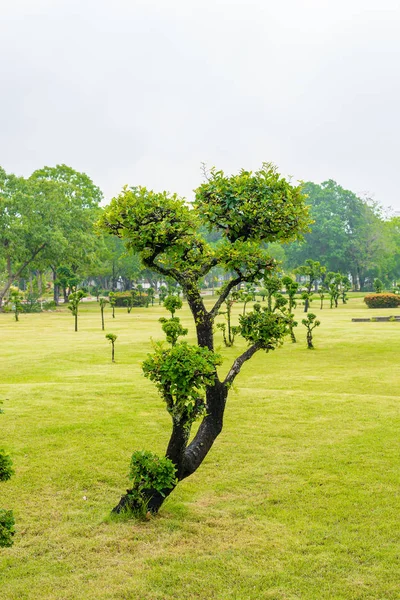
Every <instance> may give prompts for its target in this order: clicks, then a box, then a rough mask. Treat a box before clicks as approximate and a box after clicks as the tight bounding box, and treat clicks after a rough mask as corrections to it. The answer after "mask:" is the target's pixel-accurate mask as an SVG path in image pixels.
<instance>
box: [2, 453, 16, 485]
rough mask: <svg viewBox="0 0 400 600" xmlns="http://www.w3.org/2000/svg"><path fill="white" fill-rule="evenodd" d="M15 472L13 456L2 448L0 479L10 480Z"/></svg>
mask: <svg viewBox="0 0 400 600" xmlns="http://www.w3.org/2000/svg"><path fill="white" fill-rule="evenodd" d="M13 472H14V471H13V468H12V460H11V458H10V457H9V456H8V454H5V452H4V450H1V449H0V481H8V479H10V477H11V475H12V474H13Z"/></svg>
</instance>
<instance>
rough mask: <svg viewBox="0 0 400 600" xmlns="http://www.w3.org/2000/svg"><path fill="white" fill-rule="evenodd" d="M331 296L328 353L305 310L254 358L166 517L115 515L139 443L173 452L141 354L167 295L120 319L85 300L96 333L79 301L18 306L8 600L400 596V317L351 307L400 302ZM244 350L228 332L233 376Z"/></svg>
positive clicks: (6, 442) (11, 380)
mask: <svg viewBox="0 0 400 600" xmlns="http://www.w3.org/2000/svg"><path fill="white" fill-rule="evenodd" d="M315 305H316V306H317V305H318V302H317V301H316V302H315ZM316 306H315V308H314V306H313V308H312V312H315V313H317V314H318V316H319V318H320V319H321V327H319V328H318V329H316V330H315V337H314V341H315V350H314V351H310V350H307V348H306V343H305V328H304V327H303V326H301V325H299V327H298V328H297V335H298V343H297V344H291V343H290V340H288V341H287V343H285V345H284V346H283V347H282V348H280V349H278V350H277V351H275V352H272V353H269V354H265V353H261V352H260V353H258V354H256V356H255V357H254V358H253V359H252V361H251V362H249V363H247V364H246V365H245V366H244V368H243V370H242V373H241V374H240V376H239V377H238V378H237V380H236V387H235V389H234V390H232V392H231V394H230V398H229V400H228V407H227V412H226V418H225V425H224V431H223V432H222V434H221V436H220V437H219V438H218V440H217V441H216V444H215V446H214V448H213V449H212V451H211V453H210V454H209V455H208V457H207V459H206V461H205V463H204V464H203V465H202V467H201V468H200V469H199V470H198V471H197V473H195V474H194V475H193V476H192V477H191V478H189V479H188V480H186V481H184V482H183V483H181V484H180V485H179V486H178V488H177V489H176V490H175V491H174V493H173V494H172V495H171V497H170V498H168V500H167V502H166V503H165V504H164V506H163V507H162V509H161V512H160V514H159V515H158V516H157V517H155V518H153V519H151V520H150V521H148V522H135V521H120V522H114V521H112V520H110V519H109V518H108V517H109V512H110V509H111V508H112V507H113V506H114V505H115V504H116V503H117V501H118V499H119V497H120V495H121V493H122V492H123V491H124V490H125V488H126V487H127V486H128V484H129V482H128V479H127V472H128V465H129V459H130V455H131V453H132V451H133V450H136V449H150V450H153V451H156V452H158V453H163V452H164V450H165V446H166V443H167V440H168V437H169V430H170V423H169V416H168V414H167V412H166V411H165V409H164V406H163V403H162V400H161V399H160V398H159V397H158V395H157V393H156V391H155V388H154V387H153V385H152V384H151V383H150V382H149V381H148V380H146V379H144V377H143V376H142V375H141V369H140V361H141V360H143V358H144V357H145V355H146V353H147V352H148V351H150V349H151V344H150V337H151V336H152V337H153V338H154V339H161V338H162V335H161V333H162V332H161V329H160V326H159V323H158V322H157V319H158V318H159V317H160V316H161V315H162V314H165V313H164V310H163V309H161V308H159V307H158V306H157V307H156V306H155V307H150V308H148V309H134V311H132V313H131V314H128V313H127V312H126V311H125V310H123V309H117V311H116V318H115V319H114V320H113V319H111V315H110V310H109V309H108V313H107V316H106V330H105V331H104V332H102V331H101V326H100V312H99V309H98V305H96V304H95V303H94V304H85V305H83V307H82V309H81V314H80V319H79V331H78V333H75V332H74V331H73V318H72V316H71V315H70V314H69V312H68V311H67V310H66V309H61V310H60V312H56V313H44V314H31V315H21V316H20V322H19V323H16V322H15V321H13V316H12V315H10V314H1V315H0V332H1V345H0V399H2V400H3V401H4V405H3V408H4V410H5V414H4V415H1V416H0V446H3V447H5V448H6V449H7V451H8V452H9V453H10V454H11V455H12V458H13V461H14V467H15V475H14V477H13V478H12V479H11V480H10V481H9V482H7V483H3V484H0V498H1V500H0V506H1V507H4V508H13V510H14V514H15V518H16V522H17V535H16V537H15V544H14V546H13V547H12V548H10V549H1V550H0V598H1V599H2V600H3V599H6V600H24V599H29V600H33V599H34V600H36V599H40V600H42V599H43V600H44V599H46V600H47V599H57V600H69V599H82V600H86V599H88V600H95V599H96V600H104V599H120V600H123V599H134V600H136V599H137V600H161V599H172V598H174V599H176V600H193V599H202V600H206V599H211V598H213V599H217V600H220V599H221V600H225V599H235V600H250V599H251V600H253V599H254V600H256V599H264V598H265V599H274V600H295V599H302V600H303V599H304V600H325V599H329V600H333V599H334V600H339V599H340V600H353V599H354V600H356V599H357V600H358V599H371V600H372V599H374V600H395V599H399V598H400V586H399V581H400V528H399V514H400V485H399V484H400V468H399V467H400V465H399V463H400V459H399V432H400V405H399V400H400V398H399V396H400V394H399V387H400V386H399V383H400V369H399V355H400V354H399V353H400V323H394V322H385V323H375V322H373V323H352V322H351V318H352V317H357V316H359V317H362V316H365V315H368V316H377V315H384V314H392V313H393V314H398V313H399V311H393V310H388V309H386V310H377V311H371V310H368V309H367V308H366V307H365V305H364V304H363V303H362V299H361V298H356V297H355V298H352V299H351V300H350V302H349V304H347V305H345V306H343V305H341V306H340V307H339V308H338V309H337V310H329V308H324V310H323V311H319V310H317V309H316ZM181 316H182V319H183V321H184V324H187V325H188V326H190V327H191V329H190V331H191V338H190V339H192V340H193V339H194V337H193V328H192V326H191V321H190V316H189V312H188V310H187V308H185V309H184V310H183V311H182V315H181ZM298 316H299V317H301V313H300V312H299V313H298ZM109 332H112V333H115V334H117V335H118V339H117V342H116V361H117V362H116V364H112V363H111V348H110V345H109V343H108V342H107V341H106V339H105V333H109ZM216 339H217V340H218V343H220V340H221V337H220V332H217V333H216ZM243 348H244V345H243V344H242V342H241V341H240V340H239V341H238V343H237V344H236V345H235V347H234V348H232V349H228V350H223V349H222V347H221V350H223V352H224V355H225V356H226V361H225V362H224V364H223V365H222V367H221V373H223V372H225V371H226V370H227V369H228V367H229V365H230V362H231V360H232V358H233V357H234V356H235V355H236V354H237V353H238V352H239V351H240V350H241V349H243Z"/></svg>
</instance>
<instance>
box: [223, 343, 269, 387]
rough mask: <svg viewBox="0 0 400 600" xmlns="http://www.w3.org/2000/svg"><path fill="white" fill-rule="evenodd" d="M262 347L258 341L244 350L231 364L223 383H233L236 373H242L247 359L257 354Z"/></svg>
mask: <svg viewBox="0 0 400 600" xmlns="http://www.w3.org/2000/svg"><path fill="white" fill-rule="evenodd" d="M261 348H262V345H261V343H260V342H256V343H255V344H253V345H252V346H250V348H247V350H246V351H245V352H243V354H241V355H240V356H238V357H237V358H236V359H235V360H234V362H233V365H232V366H231V368H230V370H229V373H228V375H227V376H226V377H225V379H224V382H223V384H224V385H231V384H232V383H233V381H234V379H235V377H236V375H238V374H239V373H240V369H241V368H242V366H243V364H244V363H245V362H246V361H247V360H249V359H250V358H251V357H252V356H253V354H255V353H256V352H257V350H260V349H261Z"/></svg>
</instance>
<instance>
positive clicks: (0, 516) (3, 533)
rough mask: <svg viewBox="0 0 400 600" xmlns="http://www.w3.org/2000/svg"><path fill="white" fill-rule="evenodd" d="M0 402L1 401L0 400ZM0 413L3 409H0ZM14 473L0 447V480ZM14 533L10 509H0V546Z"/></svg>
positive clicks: (10, 544)
mask: <svg viewBox="0 0 400 600" xmlns="http://www.w3.org/2000/svg"><path fill="white" fill-rule="evenodd" d="M0 404H1V401H0ZM0 413H3V410H1V409H0ZM13 473H14V471H13V468H12V461H11V458H10V457H9V456H8V454H6V453H5V452H4V450H1V449H0V482H1V481H8V480H9V479H10V477H11V476H12V474H13ZM13 535H14V517H13V513H12V511H11V510H4V509H0V547H8V546H12V544H13V541H12V537H13Z"/></svg>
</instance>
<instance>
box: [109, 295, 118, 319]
mask: <svg viewBox="0 0 400 600" xmlns="http://www.w3.org/2000/svg"><path fill="white" fill-rule="evenodd" d="M108 301H109V303H110V306H111V308H112V318H113V319H115V304H116V302H117V300H116V297H115V292H110V293H109V294H108Z"/></svg>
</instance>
